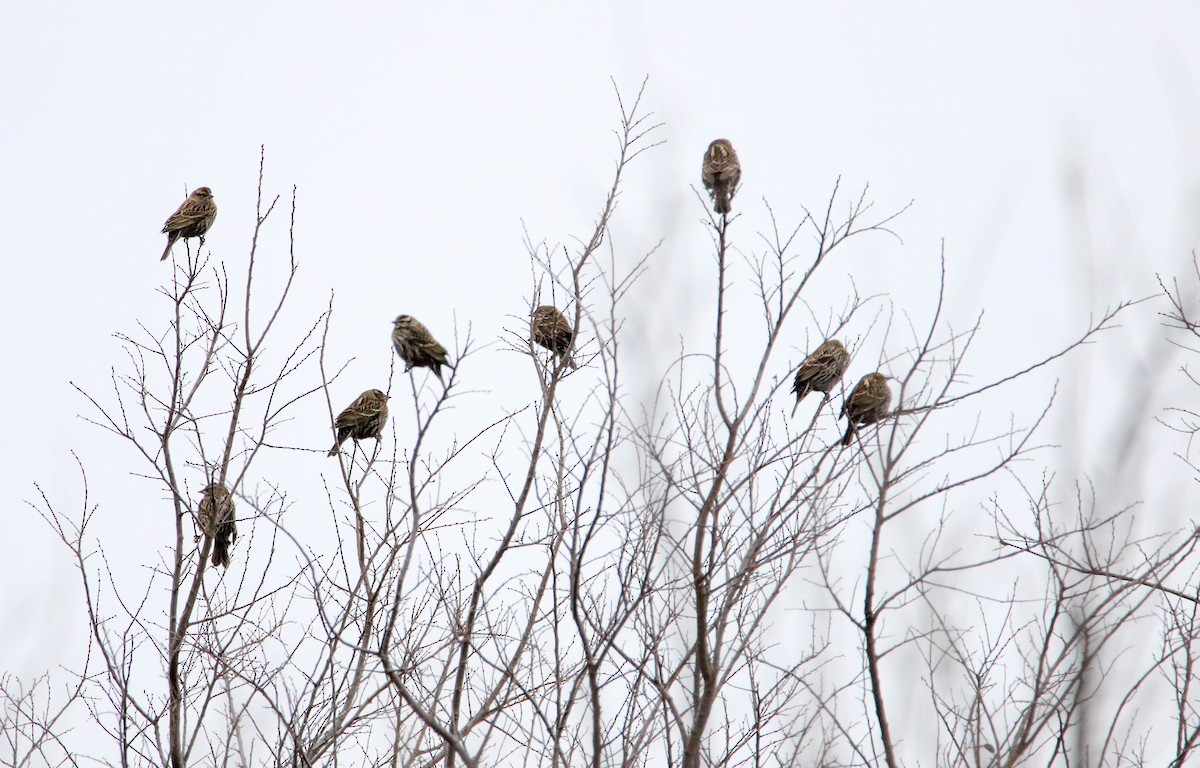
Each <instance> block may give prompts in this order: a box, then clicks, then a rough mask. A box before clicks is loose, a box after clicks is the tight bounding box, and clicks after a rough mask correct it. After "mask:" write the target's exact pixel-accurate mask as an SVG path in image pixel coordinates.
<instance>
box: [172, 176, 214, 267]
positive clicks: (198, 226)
mask: <svg viewBox="0 0 1200 768" xmlns="http://www.w3.org/2000/svg"><path fill="white" fill-rule="evenodd" d="M216 220H217V204H216V203H214V202H213V196H212V190H211V189H209V188H208V187H196V189H195V191H194V192H192V194H190V195H188V197H187V200H184V201H183V203H182V204H181V205H180V206H179V208H177V209H176V210H175V213H172V214H171V216H170V217H169V218H168V219H167V222H166V223H165V224H163V228H162V231H163V233H164V234H166V236H167V247H166V248H164V249H163V255H162V258H161V259H159V261H165V260H166V258H167V256H168V255H169V254H170V253H171V247H172V246H174V245H175V241H176V240H178V239H179V238H181V237H185V238H186V237H198V238H200V240H201V241H203V240H204V235H205V233H207V232H208V230H209V228H210V227H211V226H212V225H213V222H214V221H216Z"/></svg>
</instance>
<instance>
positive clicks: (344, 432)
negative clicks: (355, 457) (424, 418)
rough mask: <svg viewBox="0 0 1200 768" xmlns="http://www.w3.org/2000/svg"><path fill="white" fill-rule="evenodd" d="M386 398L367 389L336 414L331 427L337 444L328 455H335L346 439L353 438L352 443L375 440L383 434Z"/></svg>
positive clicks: (386, 411)
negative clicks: (335, 433)
mask: <svg viewBox="0 0 1200 768" xmlns="http://www.w3.org/2000/svg"><path fill="white" fill-rule="evenodd" d="M387 401H388V396H387V395H385V394H384V393H383V392H381V391H379V390H378V389H368V390H367V391H366V392H363V393H362V394H361V395H359V396H358V397H357V398H356V399H355V401H354V402H353V403H350V405H349V406H348V407H347V408H346V410H344V411H342V412H341V413H339V414H338V417H337V419H336V420H335V421H334V423H333V426H334V427H335V428H336V429H337V442H335V443H334V444H333V447H332V448H330V449H329V455H330V456H334V455H336V454H337V452H338V449H339V448H341V447H342V443H344V442H346V438H348V437H352V438H354V442H356V443H357V442H358V441H359V440H366V439H367V438H368V437H373V438H375V439H376V440H378V439H379V436H380V435H381V434H383V427H384V425H386V424H387V417H388V409H387Z"/></svg>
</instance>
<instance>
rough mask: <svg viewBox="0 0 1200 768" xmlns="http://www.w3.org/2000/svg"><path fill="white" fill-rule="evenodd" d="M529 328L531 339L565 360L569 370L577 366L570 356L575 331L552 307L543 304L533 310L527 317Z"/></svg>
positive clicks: (560, 313)
mask: <svg viewBox="0 0 1200 768" xmlns="http://www.w3.org/2000/svg"><path fill="white" fill-rule="evenodd" d="M529 330H530V333H531V335H532V336H533V341H534V343H536V344H539V345H541V346H543V347H545V348H546V349H548V350H550V351H551V352H553V353H554V354H556V355H558V356H559V357H560V358H562V359H563V360H565V361H566V363H567V365H569V366H571V370H576V369H577V368H578V366H577V365H575V360H574V359H573V358H572V356H571V346H572V345H573V344H574V343H575V331H573V330H571V325H570V324H569V323H568V322H567V318H565V317H563V314H562V312H559V311H558V310H557V309H555V308H554V307H552V306H550V305H548V304H543V305H542V306H540V307H538V308H537V309H535V310H533V314H532V315H530V318H529Z"/></svg>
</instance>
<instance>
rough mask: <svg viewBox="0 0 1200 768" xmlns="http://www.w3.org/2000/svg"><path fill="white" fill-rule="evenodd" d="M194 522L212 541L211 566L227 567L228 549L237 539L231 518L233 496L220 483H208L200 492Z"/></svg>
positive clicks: (234, 523)
mask: <svg viewBox="0 0 1200 768" xmlns="http://www.w3.org/2000/svg"><path fill="white" fill-rule="evenodd" d="M202 493H203V496H201V498H200V506H199V508H198V509H197V510H196V520H197V522H198V523H200V530H202V531H204V535H205V536H208V537H209V538H211V539H212V542H213V551H212V564H213V565H219V566H221V567H222V568H227V567H229V548H230V547H231V546H233V542H234V540H235V539H236V538H237V523H236V522H235V521H234V517H233V496H232V495H231V494H230V493H229V489H228V488H226V487H225V486H224V485H222V484H221V483H209V484H208V485H206V486H205V487H204V490H203V491H202Z"/></svg>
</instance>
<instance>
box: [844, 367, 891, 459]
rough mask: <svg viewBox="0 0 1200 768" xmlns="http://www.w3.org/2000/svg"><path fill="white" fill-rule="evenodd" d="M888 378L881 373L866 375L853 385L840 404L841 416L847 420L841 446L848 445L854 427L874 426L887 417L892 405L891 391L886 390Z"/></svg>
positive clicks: (852, 435) (852, 436)
mask: <svg viewBox="0 0 1200 768" xmlns="http://www.w3.org/2000/svg"><path fill="white" fill-rule="evenodd" d="M887 380H888V377H887V376H884V375H883V374H882V373H879V372H876V373H868V374H867V375H866V376H863V377H862V379H861V380H860V381H859V382H858V383H857V384H855V385H854V390H853V391H852V392H851V393H850V397H848V398H846V402H845V403H843V404H842V416H845V417H846V419H847V420H848V422H849V423H848V424H847V425H846V436H845V437H843V438H842V445H850V441H851V440H852V439H853V438H854V430H855V426H856V425H865V424H874V423H875V422H877V421H879V420H880V419H882V418H883V417H884V416H886V415H887V412H888V406H890V405H891V404H892V390H890V389H888V385H887Z"/></svg>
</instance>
